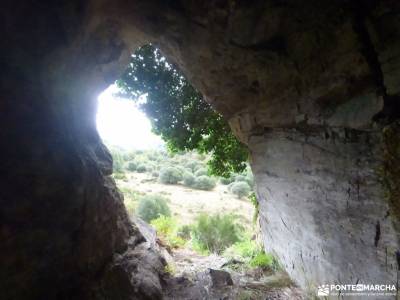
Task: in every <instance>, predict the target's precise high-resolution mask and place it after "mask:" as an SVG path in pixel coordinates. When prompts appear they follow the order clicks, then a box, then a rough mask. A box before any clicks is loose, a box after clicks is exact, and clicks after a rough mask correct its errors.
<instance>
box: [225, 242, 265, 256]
mask: <svg viewBox="0 0 400 300" xmlns="http://www.w3.org/2000/svg"><path fill="white" fill-rule="evenodd" d="M261 251H262V248H261V246H260V245H258V244H257V242H256V241H254V240H250V239H249V238H248V239H246V240H244V241H240V242H237V243H235V244H233V245H232V246H231V247H229V248H228V249H226V250H225V252H224V255H225V256H229V257H240V258H241V259H245V258H253V257H255V256H256V255H257V254H258V253H260V252H261Z"/></svg>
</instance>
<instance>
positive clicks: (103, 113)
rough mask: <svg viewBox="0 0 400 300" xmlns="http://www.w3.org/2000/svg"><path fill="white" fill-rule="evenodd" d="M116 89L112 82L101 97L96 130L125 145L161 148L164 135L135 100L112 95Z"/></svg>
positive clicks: (118, 143) (108, 141)
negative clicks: (153, 131)
mask: <svg viewBox="0 0 400 300" xmlns="http://www.w3.org/2000/svg"><path fill="white" fill-rule="evenodd" d="M116 91H117V87H116V86H115V85H111V86H110V87H109V88H108V89H106V90H105V91H104V92H103V93H101V94H100V95H99V97H98V101H99V105H98V110H97V119H96V121H97V130H98V131H99V134H100V136H101V138H102V139H103V140H104V141H106V142H107V143H109V144H111V145H115V146H120V147H122V148H125V149H128V150H133V149H141V150H147V149H158V148H160V147H162V146H163V145H164V142H163V141H162V140H161V138H160V137H159V136H157V135H155V134H154V133H152V132H151V123H150V120H149V119H148V118H147V117H146V115H145V114H144V113H143V112H142V111H140V110H139V109H138V108H137V107H136V106H135V103H134V102H133V101H132V100H128V99H124V98H118V97H116V96H114V95H113V93H115V92H116Z"/></svg>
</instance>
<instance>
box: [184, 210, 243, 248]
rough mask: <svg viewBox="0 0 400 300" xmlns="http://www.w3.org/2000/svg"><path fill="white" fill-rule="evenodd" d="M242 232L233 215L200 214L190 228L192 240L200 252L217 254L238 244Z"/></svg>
mask: <svg viewBox="0 0 400 300" xmlns="http://www.w3.org/2000/svg"><path fill="white" fill-rule="evenodd" d="M242 231H243V227H241V226H240V225H239V224H237V222H236V218H235V217H234V216H233V215H219V214H216V215H207V214H201V215H200V216H199V217H197V219H196V222H195V224H194V225H193V227H192V238H193V241H194V243H196V244H197V246H198V247H199V248H200V249H201V250H205V251H209V252H215V253H218V254H219V253H221V252H222V251H224V250H225V249H226V248H227V247H229V246H231V245H232V244H234V243H236V242H238V241H239V240H240V236H241V234H242Z"/></svg>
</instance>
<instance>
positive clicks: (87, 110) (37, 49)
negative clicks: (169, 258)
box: [0, 1, 164, 300]
mask: <svg viewBox="0 0 400 300" xmlns="http://www.w3.org/2000/svg"><path fill="white" fill-rule="evenodd" d="M1 7H2V9H1V12H0V18H1V20H2V22H4V24H3V23H2V26H1V32H2V34H1V36H2V44H3V45H4V47H1V50H0V65H1V67H2V68H1V69H2V73H1V75H0V90H1V93H0V95H1V96H0V97H1V101H0V111H1V118H0V126H1V130H0V139H1V141H2V142H1V145H2V146H1V150H0V151H1V155H2V157H3V159H2V162H1V164H0V166H1V174H2V176H1V184H0V185H1V188H0V241H1V242H0V265H1V268H0V290H1V292H0V298H1V299H5V300H6V299H7V300H9V299H159V298H161V281H160V280H161V279H160V278H161V275H162V272H163V269H164V265H163V260H162V259H161V258H160V257H159V256H158V255H157V254H156V253H154V251H152V250H151V249H148V248H146V247H145V246H144V243H143V242H144V238H143V236H142V234H141V233H140V231H139V230H138V228H137V227H136V226H135V225H134V224H132V223H131V222H130V221H129V219H128V216H127V213H126V211H125V208H124V205H123V201H122V195H121V194H120V193H119V191H118V190H117V188H116V186H115V182H114V181H113V179H112V178H111V177H110V175H111V173H112V158H111V155H110V154H109V152H108V150H107V149H106V148H105V146H104V145H103V144H102V142H101V140H100V137H99V136H98V134H97V131H96V127H95V116H96V97H97V95H98V94H99V93H100V92H101V91H102V90H103V89H105V87H107V84H108V83H109V82H110V78H109V77H107V76H110V75H108V74H112V70H113V68H110V67H108V64H107V63H108V62H109V61H111V60H113V59H115V57H119V56H120V52H119V45H118V43H117V42H118V41H117V37H115V36H112V38H115V43H114V44H113V43H109V44H107V45H104V44H102V43H103V42H104V40H106V41H107V42H109V38H110V37H111V33H113V28H104V29H103V31H102V32H101V31H100V30H97V31H95V32H90V33H87V34H86V33H85V26H86V21H85V18H86V12H87V9H88V7H87V3H86V4H85V3H84V2H82V1H57V3H56V2H53V1H39V2H37V1H24V2H20V3H8V2H6V3H4V2H2V4H1ZM101 36H104V37H105V38H104V39H101ZM114 68H115V67H114Z"/></svg>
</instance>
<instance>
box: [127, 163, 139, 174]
mask: <svg viewBox="0 0 400 300" xmlns="http://www.w3.org/2000/svg"><path fill="white" fill-rule="evenodd" d="M136 168H137V165H136V163H135V162H134V161H130V162H128V170H129V171H132V172H133V171H136Z"/></svg>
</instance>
